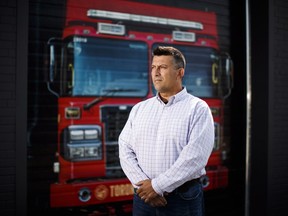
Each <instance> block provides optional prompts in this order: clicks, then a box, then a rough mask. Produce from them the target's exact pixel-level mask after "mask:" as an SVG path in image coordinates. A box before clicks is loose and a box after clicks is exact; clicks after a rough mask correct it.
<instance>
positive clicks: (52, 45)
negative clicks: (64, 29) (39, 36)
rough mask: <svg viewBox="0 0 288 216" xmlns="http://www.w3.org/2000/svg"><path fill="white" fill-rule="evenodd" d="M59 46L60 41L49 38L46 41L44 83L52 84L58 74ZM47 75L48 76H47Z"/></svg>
mask: <svg viewBox="0 0 288 216" xmlns="http://www.w3.org/2000/svg"><path fill="white" fill-rule="evenodd" d="M61 46H62V40H61V39H58V38H51V39H49V41H48V48H47V54H46V59H45V63H46V68H47V69H48V72H46V81H47V82H50V83H53V82H54V80H55V77H56V76H57V74H58V73H59V70H60V69H59V67H60V61H61V59H60V56H61ZM47 75H48V76H47Z"/></svg>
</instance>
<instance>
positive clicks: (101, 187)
mask: <svg viewBox="0 0 288 216" xmlns="http://www.w3.org/2000/svg"><path fill="white" fill-rule="evenodd" d="M133 194H134V189H133V186H132V185H131V184H130V182H129V181H128V179H117V180H115V179H113V180H101V181H99V180H98V181H81V182H75V183H66V184H59V183H58V184H52V185H51V186H50V206H51V207H52V208H53V207H76V206H86V205H97V204H103V203H113V202H120V201H127V200H132V198H133Z"/></svg>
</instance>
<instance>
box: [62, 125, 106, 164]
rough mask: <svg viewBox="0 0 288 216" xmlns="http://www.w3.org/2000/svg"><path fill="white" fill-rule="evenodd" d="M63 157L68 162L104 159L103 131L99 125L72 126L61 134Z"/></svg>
mask: <svg viewBox="0 0 288 216" xmlns="http://www.w3.org/2000/svg"><path fill="white" fill-rule="evenodd" d="M61 155H62V156H63V158H64V159H65V160H68V161H72V162H74V161H90V160H102V159H103V145H102V129H101V127H100V126H99V125H71V126H68V127H67V128H65V129H64V130H63V131H62V134H61Z"/></svg>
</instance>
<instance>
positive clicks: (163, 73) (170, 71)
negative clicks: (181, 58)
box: [151, 56, 184, 95]
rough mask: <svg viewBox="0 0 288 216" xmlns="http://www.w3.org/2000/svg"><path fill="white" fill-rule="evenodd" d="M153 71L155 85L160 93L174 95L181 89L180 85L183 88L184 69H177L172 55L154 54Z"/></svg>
mask: <svg viewBox="0 0 288 216" xmlns="http://www.w3.org/2000/svg"><path fill="white" fill-rule="evenodd" d="M182 70H183V71H182ZM151 73H152V81H153V84H154V87H155V89H156V90H157V91H158V92H159V93H165V94H168V95H169V94H171V95H173V94H175V92H177V91H178V90H179V85H180V88H182V82H181V77H182V76H183V75H184V69H177V66H176V64H175V63H174V59H173V57H172V56H154V57H153V61H152V68H151Z"/></svg>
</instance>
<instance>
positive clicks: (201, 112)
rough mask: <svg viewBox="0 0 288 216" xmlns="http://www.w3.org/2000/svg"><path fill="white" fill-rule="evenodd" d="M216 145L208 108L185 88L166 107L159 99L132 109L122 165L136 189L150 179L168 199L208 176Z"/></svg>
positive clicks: (125, 131) (123, 142) (121, 145)
mask: <svg viewBox="0 0 288 216" xmlns="http://www.w3.org/2000/svg"><path fill="white" fill-rule="evenodd" d="M213 144H214V123H213V117H212V115H211V111H210V109H209V107H208V105H207V104H206V102H204V101H203V100H201V99H199V98H197V97H194V96H192V95H191V94H189V93H187V90H186V88H184V89H183V90H182V91H181V92H179V93H178V94H176V95H174V96H173V97H170V99H169V101H168V103H167V104H165V103H163V101H162V100H161V99H160V98H159V96H155V97H153V98H150V99H147V100H145V101H142V102H140V103H138V104H136V105H135V106H134V107H133V109H132V110H131V112H130V115H129V118H128V120H127V123H126V125H125V127H124V129H123V131H122V132H121V134H120V136H119V155H120V162H121V166H122V169H123V171H124V172H125V174H126V176H127V177H128V179H129V180H130V181H131V183H132V184H133V185H134V186H135V184H136V183H138V182H139V181H141V180H145V179H151V180H152V187H153V188H154V190H155V191H156V192H157V193H158V194H160V195H163V193H164V192H172V191H173V190H175V189H176V188H177V187H179V186H181V185H182V184H183V183H185V182H187V181H189V180H192V179H195V178H199V177H200V176H202V175H204V174H205V173H206V172H205V166H206V164H207V161H208V158H209V156H210V154H211V151H212V149H213Z"/></svg>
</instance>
